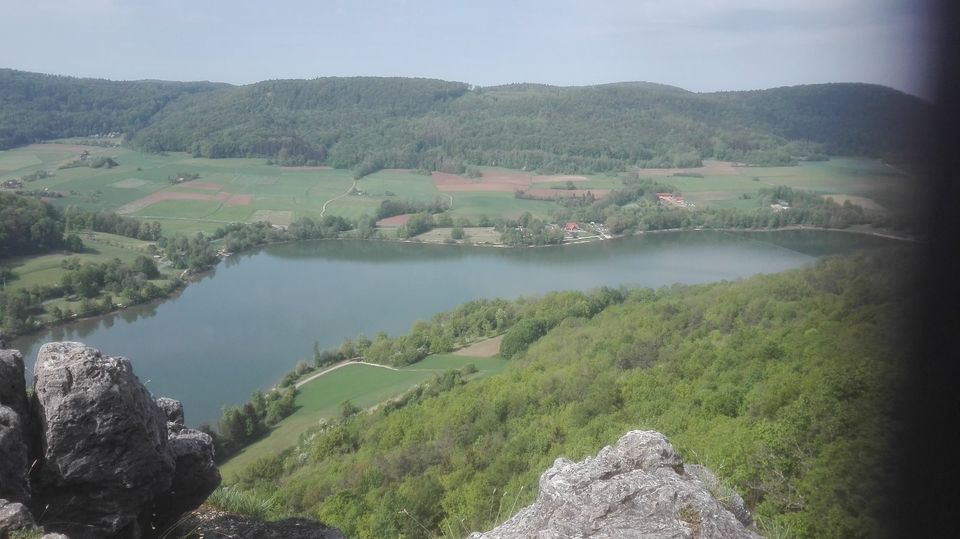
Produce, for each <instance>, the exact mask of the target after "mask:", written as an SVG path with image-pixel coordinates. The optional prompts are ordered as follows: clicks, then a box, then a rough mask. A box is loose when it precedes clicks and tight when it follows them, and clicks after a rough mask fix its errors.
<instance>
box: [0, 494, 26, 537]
mask: <svg viewBox="0 0 960 539" xmlns="http://www.w3.org/2000/svg"><path fill="white" fill-rule="evenodd" d="M32 527H34V522H33V516H32V515H31V514H30V511H29V510H27V508H26V507H25V506H24V505H23V504H22V503H15V502H10V501H7V500H4V499H2V498H0V537H4V536H5V533H6V532H7V531H11V530H22V529H24V528H32Z"/></svg>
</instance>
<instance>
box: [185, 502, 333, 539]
mask: <svg viewBox="0 0 960 539" xmlns="http://www.w3.org/2000/svg"><path fill="white" fill-rule="evenodd" d="M173 532H174V536H175V537H183V538H184V539H201V538H204V537H231V538H234V539H344V536H343V534H342V533H341V532H340V530H338V529H336V528H330V527H328V526H326V525H324V524H322V523H320V522H317V521H315V520H307V519H303V518H288V519H285V520H279V521H276V522H257V521H253V520H250V519H249V518H246V517H242V516H240V515H235V514H232V513H225V512H223V511H216V510H211V509H199V510H197V511H194V512H193V513H191V514H189V515H187V516H186V517H184V518H183V520H182V521H181V522H180V523H178V525H177V527H176V528H175V529H174V530H173Z"/></svg>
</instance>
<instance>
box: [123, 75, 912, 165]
mask: <svg viewBox="0 0 960 539" xmlns="http://www.w3.org/2000/svg"><path fill="white" fill-rule="evenodd" d="M820 100H823V106H822V107H821V108H817V103H818V102H819V101H820ZM924 111H925V105H924V104H923V102H922V101H921V100H919V99H917V98H914V97H911V96H908V95H906V94H902V93H900V92H896V91H894V90H890V89H888V88H883V87H880V86H872V85H860V84H833V85H813V86H808V87H796V88H795V89H789V88H788V89H774V90H764V91H759V92H731V93H722V94H695V93H692V92H687V91H685V90H682V89H678V88H673V87H670V86H663V85H655V84H642V83H621V84H606V85H599V86H586V87H569V88H561V87H554V86H546V85H534V84H517V85H506V86H498V87H491V88H474V89H472V90H468V87H467V86H466V85H463V84H460V83H448V82H444V81H436V80H425V79H393V78H385V79H380V78H351V79H339V78H332V79H316V80H312V81H300V80H298V81H269V82H262V83H258V84H255V85H250V86H244V87H238V88H231V89H228V90H224V91H222V92H217V93H215V94H208V95H203V96H197V97H196V98H194V99H191V100H185V101H184V103H183V104H181V105H180V106H178V107H172V108H171V109H170V110H169V111H168V112H166V113H164V114H162V115H161V116H160V117H159V118H158V120H157V122H156V123H155V124H154V125H152V126H151V127H149V128H147V129H145V130H143V131H142V132H141V133H140V134H139V135H138V137H137V138H136V143H137V144H139V145H141V146H142V147H144V148H147V149H153V150H181V151H192V152H193V153H194V154H196V155H202V156H207V157H224V156H257V157H271V158H274V157H275V158H277V159H279V160H280V161H281V163H287V164H303V163H321V162H324V163H327V164H330V165H333V166H336V167H357V166H360V165H366V167H367V168H373V169H376V168H381V167H403V168H427V169H434V170H436V169H442V168H444V167H445V166H450V165H451V164H453V166H458V165H460V166H462V163H465V162H466V163H471V164H475V165H496V166H505V167H510V168H525V169H528V170H533V169H536V170H543V171H554V172H590V171H594V172H595V171H603V170H615V169H620V168H624V167H628V166H648V167H664V166H665V167H671V166H695V165H698V164H699V163H700V160H701V159H702V158H706V157H715V158H719V159H728V160H734V161H744V162H748V163H754V164H789V163H792V162H795V161H796V160H797V159H802V158H822V157H823V156H824V155H825V154H826V153H834V154H858V155H881V154H884V153H888V152H892V151H897V152H905V153H910V152H912V151H914V150H916V147H915V145H914V144H913V141H912V138H911V136H910V135H912V134H913V133H912V132H911V133H908V132H906V131H905V130H904V126H906V125H908V124H909V122H906V120H909V119H913V118H915V117H916V116H918V115H920V114H922V113H924Z"/></svg>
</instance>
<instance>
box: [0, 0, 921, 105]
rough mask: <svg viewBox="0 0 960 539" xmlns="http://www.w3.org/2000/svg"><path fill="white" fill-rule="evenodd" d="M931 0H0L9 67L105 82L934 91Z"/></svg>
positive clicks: (0, 37) (1, 58) (1, 63)
mask: <svg viewBox="0 0 960 539" xmlns="http://www.w3.org/2000/svg"><path fill="white" fill-rule="evenodd" d="M922 5H923V1H922V0H916V1H910V0H674V1H662V0H529V1H525V0H513V1H504V0H478V1H466V0H352V1H351V0H312V1H311V0H274V1H271V2H266V1H256V2H254V1H247V0H0V20H2V21H3V24H0V67H10V68H15V69H23V70H27V71H37V72H42V73H55V74H63V75H75V76H85V77H100V78H109V79H123V80H129V79H144V78H151V79H168V80H213V81H222V82H231V83H236V84H245V83H251V82H256V81H259V80H264V79H278V78H314V77H321V76H349V75H390V76H411V77H432V78H440V79H446V80H457V81H463V82H468V83H472V84H478V85H483V86H489V85H494V84H504V83H510V82H541V83H547V84H557V85H584V84H598V83H606V82H618V81H638V80H644V81H651V82H659V83H664V84H672V85H676V86H680V87H682V88H686V89H688V90H694V91H714V90H743V89H757V88H770V87H775V86H784V85H793V84H804V83H819V82H872V83H878V84H884V85H887V86H892V87H894V88H897V89H900V90H904V91H907V92H910V93H914V94H917V95H927V94H928V92H927V91H926V88H925V80H924V79H925V77H924V74H925V73H926V68H927V55H926V52H925V46H924V37H925V27H924V22H925V19H924V13H923V12H922V10H921V9H919V8H918V6H922Z"/></svg>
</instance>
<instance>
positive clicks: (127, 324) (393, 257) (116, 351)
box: [12, 231, 895, 425]
mask: <svg viewBox="0 0 960 539" xmlns="http://www.w3.org/2000/svg"><path fill="white" fill-rule="evenodd" d="M894 243H895V242H893V241H892V240H884V239H882V238H875V237H869V236H862V235H858V234H849V233H843V232H823V231H816V232H811V231H780V232H758V233H724V232H710V231H702V232H683V233H669V234H651V235H646V236H639V237H630V238H622V239H617V240H610V241H604V242H599V243H591V244H583V245H571V246H564V247H551V248H543V249H523V250H518V249H494V248H476V247H474V248H471V247H462V246H450V245H422V244H401V243H379V242H363V241H316V242H301V243H290V244H283V245H275V246H270V247H267V248H264V249H262V250H260V251H258V252H255V253H251V254H244V255H235V256H234V257H231V258H230V259H228V260H227V261H225V262H224V263H222V264H220V266H218V267H217V268H216V270H214V271H212V272H210V273H209V274H207V275H206V276H204V277H203V278H202V279H201V280H200V281H198V282H194V283H192V284H190V285H189V286H188V287H187V288H186V289H184V290H183V292H182V293H180V294H179V295H178V296H176V297H175V298H173V299H169V300H165V301H162V302H159V303H154V304H150V305H143V306H137V307H132V308H129V309H126V310H124V311H122V312H120V313H119V314H114V315H108V316H104V317H100V318H97V319H92V320H82V321H78V322H74V323H71V324H68V325H65V326H61V327H58V328H54V329H51V330H48V331H45V332H41V333H38V334H35V335H32V336H29V337H25V338H21V339H19V340H16V341H14V343H12V345H13V346H12V347H13V348H18V349H20V350H21V351H22V352H23V355H24V358H25V360H26V362H27V368H28V372H29V371H30V370H31V368H32V365H33V363H34V361H35V359H36V354H37V351H38V349H39V347H40V345H41V344H42V343H45V342H49V341H63V340H70V341H81V342H84V343H86V344H88V345H90V346H93V347H95V348H99V349H100V350H101V351H102V352H103V353H104V354H108V355H114V356H117V355H121V356H125V357H128V358H130V359H131V361H132V362H133V365H134V369H135V372H136V373H137V375H138V376H139V377H140V379H141V380H142V381H144V382H145V383H146V386H147V388H149V389H150V391H152V392H153V394H154V395H156V396H158V397H159V396H169V397H173V398H176V399H179V400H181V401H182V402H183V404H184V408H185V411H186V414H187V422H188V423H189V424H191V425H198V424H200V423H215V422H216V419H217V417H218V416H219V413H220V409H221V407H223V406H224V405H234V404H239V403H241V402H243V401H244V400H246V399H247V397H249V395H250V394H251V393H252V392H253V391H254V390H256V389H258V388H268V387H270V386H272V385H273V384H274V383H276V382H277V381H278V380H279V379H280V377H281V376H282V375H283V374H284V373H285V372H287V371H289V370H290V369H291V368H292V367H293V365H294V364H295V363H296V362H297V360H300V359H306V360H311V359H312V355H313V353H312V347H313V342H314V341H318V342H319V343H320V345H321V346H322V347H332V346H336V345H339V343H340V342H341V341H343V339H345V338H348V337H349V338H352V337H355V336H356V335H357V334H359V333H364V334H366V335H367V336H368V337H372V336H373V335H375V334H376V333H377V332H379V331H386V332H388V333H390V334H391V335H394V334H401V333H404V332H406V331H407V330H408V329H409V328H410V326H411V325H412V324H413V322H414V321H416V320H418V319H429V318H430V317H431V316H433V315H434V314H436V313H438V312H441V311H445V310H449V309H451V308H453V307H455V306H457V305H459V304H461V303H463V302H465V301H468V300H471V299H476V298H494V297H502V298H516V297H518V296H524V295H536V294H542V293H545V292H548V291H551V290H571V289H579V290H587V289H591V288H595V287H599V286H602V285H612V286H616V285H620V284H627V285H640V286H647V287H659V286H663V285H670V284H673V283H678V282H679V283H691V284H692V283H704V282H711V281H720V280H725V279H726V280H731V279H736V278H739V277H746V276H749V275H754V274H757V273H774V272H779V271H782V270H785V269H789V268H795V267H800V266H805V265H809V264H811V263H813V262H814V261H815V260H816V258H817V257H819V256H822V255H827V254H840V253H848V252H851V251H854V250H857V249H862V248H871V247H880V246H889V245H892V244H894Z"/></svg>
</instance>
